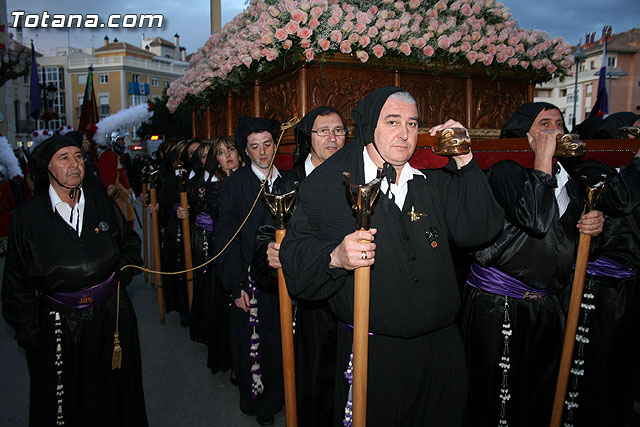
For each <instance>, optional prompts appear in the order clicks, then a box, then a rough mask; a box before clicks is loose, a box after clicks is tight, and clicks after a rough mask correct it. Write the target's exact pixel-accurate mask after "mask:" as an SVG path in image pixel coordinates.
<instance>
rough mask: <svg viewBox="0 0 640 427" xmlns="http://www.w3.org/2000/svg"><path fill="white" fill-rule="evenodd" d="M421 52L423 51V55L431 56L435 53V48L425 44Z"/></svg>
mask: <svg viewBox="0 0 640 427" xmlns="http://www.w3.org/2000/svg"><path fill="white" fill-rule="evenodd" d="M422 53H424V54H425V56H428V57H431V56H433V54H434V53H435V50H434V49H433V47H431V46H425V47H424V49H422Z"/></svg>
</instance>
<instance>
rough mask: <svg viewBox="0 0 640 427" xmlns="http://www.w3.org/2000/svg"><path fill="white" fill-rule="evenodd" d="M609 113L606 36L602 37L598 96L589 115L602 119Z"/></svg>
mask: <svg viewBox="0 0 640 427" xmlns="http://www.w3.org/2000/svg"><path fill="white" fill-rule="evenodd" d="M608 112H609V99H608V97H607V36H606V35H605V36H604V50H603V51H602V65H601V66H600V77H598V96H597V98H596V103H595V104H593V108H592V109H591V112H590V113H589V118H591V117H595V116H597V117H604V116H605V115H606V114H607V113H608Z"/></svg>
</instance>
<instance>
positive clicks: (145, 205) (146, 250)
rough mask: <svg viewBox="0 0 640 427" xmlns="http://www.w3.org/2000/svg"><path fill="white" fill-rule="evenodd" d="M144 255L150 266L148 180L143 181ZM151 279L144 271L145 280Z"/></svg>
mask: <svg viewBox="0 0 640 427" xmlns="http://www.w3.org/2000/svg"><path fill="white" fill-rule="evenodd" d="M142 194H143V197H142V248H143V249H142V255H143V257H144V268H149V241H148V240H149V236H148V234H149V233H148V232H147V226H148V225H147V182H146V178H145V182H143V183H142ZM148 281H149V273H147V270H145V271H144V282H145V283H147V282H148Z"/></svg>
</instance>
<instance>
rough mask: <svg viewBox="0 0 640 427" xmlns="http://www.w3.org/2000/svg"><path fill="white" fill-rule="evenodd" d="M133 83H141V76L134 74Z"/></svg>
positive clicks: (132, 76)
mask: <svg viewBox="0 0 640 427" xmlns="http://www.w3.org/2000/svg"><path fill="white" fill-rule="evenodd" d="M131 81H132V82H134V83H140V74H132V75H131Z"/></svg>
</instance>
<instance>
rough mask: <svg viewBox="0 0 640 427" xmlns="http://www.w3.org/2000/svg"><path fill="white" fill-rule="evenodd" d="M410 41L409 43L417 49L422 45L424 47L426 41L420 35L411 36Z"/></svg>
mask: <svg viewBox="0 0 640 427" xmlns="http://www.w3.org/2000/svg"><path fill="white" fill-rule="evenodd" d="M410 41H411V44H412V45H413V47H415V48H417V49H422V48H423V47H425V46H426V45H427V41H426V40H425V39H423V38H422V37H418V38H411V39H410Z"/></svg>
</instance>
